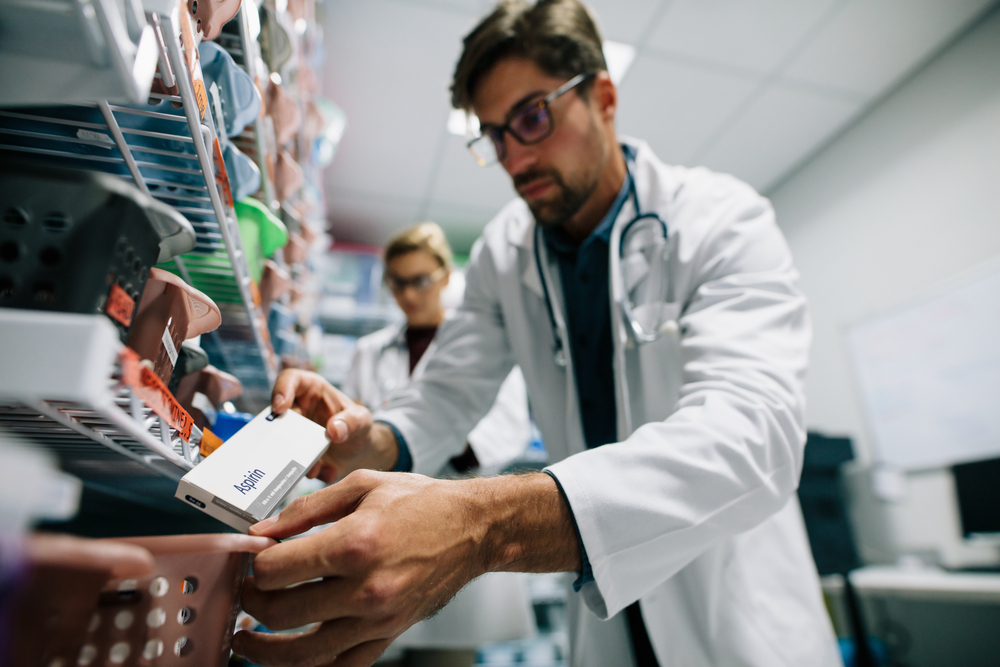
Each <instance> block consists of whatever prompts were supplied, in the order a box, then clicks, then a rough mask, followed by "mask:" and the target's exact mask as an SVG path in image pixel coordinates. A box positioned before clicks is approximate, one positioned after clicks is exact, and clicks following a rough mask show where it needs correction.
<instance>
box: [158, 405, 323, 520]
mask: <svg viewBox="0 0 1000 667" xmlns="http://www.w3.org/2000/svg"><path fill="white" fill-rule="evenodd" d="M329 444H330V441H329V440H328V439H327V437H326V429H325V428H323V427H322V426H320V425H318V424H316V423H314V422H312V421H310V420H309V419H306V418H305V417H303V416H302V415H300V414H298V413H297V412H292V411H291V410H289V411H288V412H286V413H285V414H283V415H281V416H280V417H279V416H277V415H274V414H272V413H271V408H267V409H265V410H264V411H263V412H261V413H260V414H259V415H257V416H256V417H254V418H253V420H252V421H251V422H250V423H249V424H247V425H246V426H244V427H243V428H242V429H240V430H239V432H237V433H236V435H234V436H233V437H231V438H230V439H229V440H227V441H226V442H225V443H224V444H223V445H222V446H221V447H219V448H218V449H217V450H215V452H213V453H212V455H211V456H209V457H208V458H206V459H205V460H204V461H202V462H201V463H199V464H198V465H197V466H195V468H194V469H193V470H191V471H190V472H188V474H186V475H184V477H183V479H181V481H180V484H178V485H177V493H175V494H174V495H175V496H176V497H177V498H180V499H181V500H183V501H184V502H186V503H188V504H189V505H193V506H195V507H197V508H198V509H200V510H201V511H202V512H205V513H206V514H209V515H211V516H213V517H215V518H216V519H218V520H219V521H222V522H223V523H226V524H228V525H230V526H232V527H233V528H235V529H237V530H239V531H242V532H244V533H246V532H247V531H248V530H249V529H250V526H252V525H253V524H255V523H257V522H258V521H261V520H262V519H266V518H267V517H268V516H270V515H271V514H272V513H273V512H274V510H275V509H276V508H277V507H278V506H279V505H280V503H281V501H282V500H283V499H284V498H285V497H286V496H287V495H288V493H289V492H290V491H291V490H292V488H293V487H294V486H295V485H296V484H298V482H299V480H301V479H302V478H303V477H305V475H306V473H307V472H309V469H310V468H312V466H313V464H314V463H316V461H318V460H319V457H320V456H322V455H323V452H325V451H326V448H327V446H328V445H329Z"/></svg>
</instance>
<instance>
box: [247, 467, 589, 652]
mask: <svg viewBox="0 0 1000 667" xmlns="http://www.w3.org/2000/svg"><path fill="white" fill-rule="evenodd" d="M331 521H335V522H336V523H335V524H334V525H332V526H330V527H329V528H326V529H324V530H322V531H320V532H318V533H314V534H312V535H309V536H306V537H303V538H299V539H296V540H293V541H288V542H284V543H282V544H279V545H277V546H275V547H272V548H270V549H268V550H266V551H264V552H263V553H261V554H259V555H258V556H257V558H256V561H255V562H254V577H252V578H248V580H247V583H246V585H245V586H244V591H243V605H244V608H245V609H246V610H247V612H249V613H250V614H252V615H253V616H254V617H255V618H257V619H259V620H260V621H261V622H263V623H264V624H265V625H266V626H267V627H268V628H270V629H272V630H285V629H289V628H296V627H301V626H303V625H306V624H308V623H316V622H319V624H318V625H316V626H313V627H312V628H310V629H309V630H306V631H305V632H302V633H295V634H263V633H253V632H241V633H239V634H237V635H236V637H234V639H233V649H234V650H235V651H236V652H237V653H238V654H240V655H244V656H246V657H247V658H248V659H249V660H250V661H251V662H253V663H254V664H258V665H263V666H265V667H279V666H284V665H296V666H297V667H298V666H307V667H311V666H314V665H315V666H318V665H326V664H329V663H331V662H333V661H334V660H335V659H336V664H337V665H338V666H344V665H347V666H351V667H353V666H356V665H370V664H371V663H372V662H374V661H375V659H376V658H377V657H378V656H379V655H381V653H382V651H384V650H385V648H386V647H387V646H388V645H389V644H390V643H391V642H392V640H393V639H395V638H396V637H397V636H399V635H400V634H401V633H402V632H403V631H404V630H406V629H407V628H408V627H410V626H411V625H413V624H414V623H416V622H417V621H419V620H422V619H423V618H426V617H428V616H430V615H431V614H433V613H435V612H437V611H438V610H439V609H441V608H442V607H443V606H444V605H445V604H446V603H447V602H448V601H449V600H450V599H451V598H452V597H453V596H454V595H455V593H457V592H458V591H459V590H461V588H462V587H463V586H465V584H467V583H468V582H469V581H471V580H472V579H474V578H475V577H477V576H479V575H481V574H484V573H486V572H494V571H512V572H563V571H574V570H579V568H580V566H581V564H580V548H579V544H578V541H577V537H576V533H575V529H574V527H573V522H572V518H571V514H570V510H569V507H568V506H567V505H566V503H565V501H564V500H563V497H562V494H561V493H560V492H559V489H558V487H557V486H556V483H555V481H554V480H553V479H552V478H551V477H550V476H549V475H546V474H544V473H535V474H530V475H523V476H505V477H495V478H490V479H469V480H436V479H430V478H427V477H423V476H420V475H404V474H393V473H375V472H370V471H359V472H355V473H353V474H351V475H349V476H348V477H347V478H345V479H344V480H343V481H341V482H339V483H338V484H335V485H333V486H330V487H328V488H326V489H323V490H321V491H318V492H316V493H313V494H310V495H308V496H304V497H302V498H299V499H297V500H295V501H294V502H293V503H292V504H291V505H289V506H288V507H287V508H286V509H285V510H284V511H282V512H281V514H279V515H278V516H277V517H274V518H272V519H268V520H266V521H263V522H261V523H260V524H257V525H256V526H254V527H253V528H251V533H252V534H254V535H263V536H267V537H273V538H277V539H283V538H286V537H289V536H292V535H296V534H299V533H301V532H303V531H306V530H308V529H309V528H311V527H313V526H316V525H322V524H324V523H329V522H331ZM300 582H308V583H304V584H300ZM293 584H300V585H297V586H295V587H293V588H288V587H289V586H291V585H293Z"/></svg>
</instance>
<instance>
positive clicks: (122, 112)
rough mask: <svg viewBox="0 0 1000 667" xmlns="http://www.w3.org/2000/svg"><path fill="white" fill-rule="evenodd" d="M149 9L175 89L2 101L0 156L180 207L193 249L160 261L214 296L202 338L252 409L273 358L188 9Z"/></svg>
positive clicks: (272, 373) (270, 377) (268, 379)
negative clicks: (90, 100)
mask: <svg viewBox="0 0 1000 667" xmlns="http://www.w3.org/2000/svg"><path fill="white" fill-rule="evenodd" d="M181 4H183V3H181ZM148 18H149V21H150V23H151V24H152V25H153V26H155V27H156V29H157V30H158V35H157V36H158V37H162V39H161V40H158V43H159V45H160V47H161V53H160V57H161V65H162V66H161V71H165V72H168V74H167V76H168V77H170V78H173V79H174V80H175V82H176V85H177V87H178V93H179V94H178V95H176V96H173V95H160V94H151V95H150V100H151V101H155V102H157V104H146V105H132V106H122V105H112V104H108V103H107V102H100V103H98V104H96V105H68V106H58V107H46V108H29V109H16V110H15V109H2V110H0V158H3V157H7V156H17V157H19V158H21V159H25V158H27V159H31V160H35V161H43V162H46V163H51V164H60V165H64V166H71V167H77V168H84V169H93V170H100V171H106V172H110V173H114V174H117V175H119V176H121V177H122V178H125V179H127V180H130V181H131V182H132V183H134V184H135V185H136V187H138V188H139V189H140V190H141V191H143V192H144V193H146V194H149V195H151V196H152V197H154V198H156V199H158V200H160V201H163V202H165V203H167V204H170V205H171V206H173V207H174V208H176V209H177V210H178V211H179V212H181V213H182V214H183V215H184V216H185V217H187V218H188V220H190V222H191V224H192V225H193V227H194V229H195V231H196V233H197V237H198V240H197V245H196V247H195V249H194V251H192V252H191V253H188V254H186V255H183V256H181V257H178V258H175V259H174V260H172V261H171V262H170V263H167V264H166V265H164V266H162V267H161V268H165V269H167V270H171V271H173V272H175V273H177V274H179V275H180V276H181V277H182V278H184V280H186V281H187V282H188V283H190V284H192V285H194V286H195V287H196V288H198V289H199V290H201V291H202V292H204V293H205V294H207V295H208V296H209V297H211V298H212V299H213V300H214V301H215V302H216V303H217V304H218V305H219V307H220V309H221V310H222V312H223V325H222V326H221V327H220V328H219V329H218V330H217V331H215V332H213V333H212V334H210V335H208V336H206V337H205V338H204V339H203V347H204V348H205V350H206V351H207V352H208V353H209V357H210V359H211V361H212V363H213V364H215V365H216V366H218V367H220V368H223V369H225V370H227V371H229V372H230V373H232V374H234V375H236V376H237V377H238V378H240V380H241V381H242V382H243V384H244V387H245V388H246V390H247V391H246V396H245V398H244V399H243V403H244V404H245V405H246V406H247V408H248V409H250V410H254V409H255V408H257V407H260V406H262V404H264V403H266V402H267V393H268V391H269V389H270V386H271V385H272V384H273V382H274V379H275V377H276V375H277V359H276V357H275V355H274V352H273V349H272V347H271V344H270V340H269V337H268V333H267V326H266V322H265V321H264V317H263V314H262V312H261V310H260V308H259V305H258V303H259V298H258V297H257V296H256V288H255V287H254V285H253V281H252V279H251V278H250V276H249V274H248V270H247V263H246V259H245V256H244V253H243V248H242V242H241V240H240V235H239V228H238V224H237V221H236V216H235V213H234V212H233V206H232V197H231V194H230V189H229V183H228V179H227V177H226V174H225V166H224V162H223V160H222V154H221V149H220V145H219V142H218V138H217V134H216V129H215V123H214V121H213V118H212V114H211V113H210V112H208V110H207V107H208V104H207V97H206V95H205V90H204V82H203V81H202V79H201V70H200V65H198V64H197V60H196V58H188V57H186V56H185V51H186V52H188V53H193V54H197V44H196V43H193V42H194V40H195V39H196V37H195V36H194V35H195V34H196V33H194V32H193V31H192V30H191V29H190V23H189V21H188V15H187V13H186V11H174V12H172V14H169V15H167V14H150V15H149V17H148ZM189 61H193V64H190V62H189ZM196 91H197V92H196Z"/></svg>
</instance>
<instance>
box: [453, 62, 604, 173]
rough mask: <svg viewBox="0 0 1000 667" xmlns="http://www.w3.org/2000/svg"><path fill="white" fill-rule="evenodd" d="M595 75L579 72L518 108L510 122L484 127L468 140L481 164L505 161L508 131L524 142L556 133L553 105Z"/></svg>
mask: <svg viewBox="0 0 1000 667" xmlns="http://www.w3.org/2000/svg"><path fill="white" fill-rule="evenodd" d="M592 76H594V75H593V73H590V74H577V75H576V76H574V77H573V78H572V79H570V80H569V81H567V82H566V83H564V84H563V85H561V86H559V87H558V88H556V89H555V90H553V91H552V92H551V93H549V94H548V95H546V96H545V97H543V98H542V99H540V100H538V101H537V102H530V103H529V104H527V105H526V106H524V107H523V108H521V109H518V110H516V111H514V113H513V117H512V118H511V119H510V120H509V121H507V123H506V124H504V125H502V126H500V127H493V126H489V125H487V126H484V127H482V134H480V135H479V136H478V137H476V138H475V139H473V140H472V141H470V142H469V144H468V147H469V152H470V153H472V157H474V158H475V160H476V162H478V163H479V165H480V166H481V167H486V166H489V165H491V164H495V163H497V162H500V161H502V160H503V159H504V158H506V157H507V147H506V144H505V143H504V136H503V135H504V133H507V132H509V133H510V136H512V137H514V138H515V139H517V141H518V142H520V143H521V144H522V145H524V146H530V145H532V144H537V143H538V142H539V141H541V140H542V139H544V138H545V137H547V136H549V135H550V134H552V130H553V129H554V128H555V121H554V120H553V119H552V111H551V110H550V109H549V105H550V104H552V101H553V100H555V99H556V98H557V97H559V96H560V95H563V94H564V93H568V92H569V91H570V90H572V89H573V88H575V87H576V86H578V85H580V84H581V83H583V82H584V81H585V80H587V79H589V78H590V77H592Z"/></svg>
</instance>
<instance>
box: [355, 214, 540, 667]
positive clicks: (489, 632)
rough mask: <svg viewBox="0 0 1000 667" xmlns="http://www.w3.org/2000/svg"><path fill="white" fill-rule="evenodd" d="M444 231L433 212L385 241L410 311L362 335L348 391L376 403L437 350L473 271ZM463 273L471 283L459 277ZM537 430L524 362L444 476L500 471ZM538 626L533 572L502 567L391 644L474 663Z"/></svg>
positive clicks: (418, 661) (431, 660) (442, 663)
mask: <svg viewBox="0 0 1000 667" xmlns="http://www.w3.org/2000/svg"><path fill="white" fill-rule="evenodd" d="M451 269H452V254H451V248H450V247H449V246H448V241H447V240H446V239H445V236H444V232H443V231H441V228H440V227H439V226H438V225H436V224H434V223H433V222H425V223H423V224H420V225H417V226H416V227H413V228H410V229H407V230H404V231H403V232H401V233H399V234H398V235H397V236H395V237H394V238H393V239H392V240H391V241H390V242H389V245H388V246H386V249H385V281H386V284H387V285H388V286H389V289H390V291H391V292H392V295H393V296H394V297H395V299H396V303H398V304H399V307H400V308H401V309H402V311H403V313H404V314H405V316H406V320H405V322H403V323H402V324H393V325H390V326H388V327H386V328H384V329H382V330H380V331H376V332H375V333H373V334H370V335H368V336H365V337H363V338H361V339H359V340H358V344H357V349H356V352H355V354H354V360H353V362H352V363H351V368H350V371H348V374H347V378H346V379H345V381H344V386H343V391H344V393H346V394H347V395H348V396H350V397H352V398H354V399H355V400H357V401H359V402H361V403H363V404H364V405H366V406H367V407H368V408H369V409H372V410H375V409H377V408H379V407H380V406H382V405H383V404H384V403H385V401H386V399H387V398H388V396H389V395H390V394H391V393H392V392H393V391H394V390H396V389H399V388H401V387H403V386H405V385H406V383H408V382H410V381H411V380H413V379H415V378H418V377H420V375H421V373H422V372H423V369H424V368H425V367H426V366H427V361H428V359H429V358H430V357H431V356H432V355H433V353H434V336H435V335H436V333H437V331H438V328H439V327H440V326H441V324H442V323H443V322H444V321H445V320H446V319H447V317H448V308H446V305H445V303H446V300H447V301H451V300H452V299H449V298H448V297H449V296H450V297H452V298H454V296H456V295H457V297H458V298H457V299H454V302H455V303H457V302H458V301H459V300H460V299H461V293H462V291H463V290H464V280H462V279H463V278H464V277H463V276H462V275H461V274H460V273H455V274H453V273H452V270H451ZM459 283H461V284H459ZM530 439H531V427H530V424H529V420H528V398H527V391H526V389H525V386H524V378H523V376H522V375H521V371H520V369H519V368H516V367H515V368H514V370H513V371H512V372H511V374H510V376H508V377H507V379H506V381H504V383H503V385H502V386H501V388H500V393H499V394H498V395H497V399H496V402H495V403H494V405H493V408H492V409H491V410H490V412H489V413H488V414H487V415H486V416H485V417H484V418H483V419H482V421H480V422H479V424H477V425H476V427H475V428H474V429H473V430H472V432H471V433H469V436H468V446H467V447H466V450H465V452H464V453H463V454H462V455H460V456H457V457H455V458H453V459H452V460H451V463H450V464H449V465H446V466H445V468H444V469H442V470H441V471H440V472H439V476H450V475H454V474H460V473H466V472H470V471H474V472H479V473H486V474H489V473H495V472H499V471H500V470H502V469H503V468H504V467H506V465H507V464H508V463H510V462H511V461H513V460H514V459H515V458H517V456H518V455H520V454H521V453H523V452H524V450H525V449H526V447H527V446H528V443H529V441H530ZM533 627H534V624H533V622H532V614H531V606H530V602H529V600H528V597H527V594H526V591H525V581H524V577H523V575H518V574H512V573H497V574H490V575H487V576H485V577H481V578H479V579H477V580H476V581H474V582H472V584H470V585H469V586H467V587H466V588H464V589H463V590H462V591H461V592H460V593H459V594H458V595H457V596H456V597H455V598H454V599H453V600H452V602H451V603H449V604H448V606H447V607H445V608H444V609H443V610H442V611H441V612H439V613H438V614H437V615H436V616H434V617H433V618H431V619H428V620H426V621H424V622H422V623H418V624H417V625H415V626H413V627H412V628H410V629H409V630H408V631H406V632H405V633H404V634H403V635H401V636H400V637H399V639H397V640H396V642H395V644H394V645H393V647H395V649H396V650H395V652H394V651H393V647H390V649H389V651H387V652H386V656H385V657H386V658H390V657H391V656H392V655H393V654H395V655H398V654H399V653H400V652H401V649H402V648H404V647H405V648H406V649H407V650H406V657H405V659H404V664H406V665H408V666H411V667H415V666H416V665H434V666H435V667H446V666H447V667H451V666H452V665H455V666H456V667H457V666H458V665H471V664H472V663H473V660H474V659H475V654H476V652H475V648H476V647H477V646H478V645H480V644H482V643H485V642H491V641H503V640H509V639H517V638H520V637H524V636H526V635H527V634H529V633H530V632H531V630H532V628H533Z"/></svg>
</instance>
